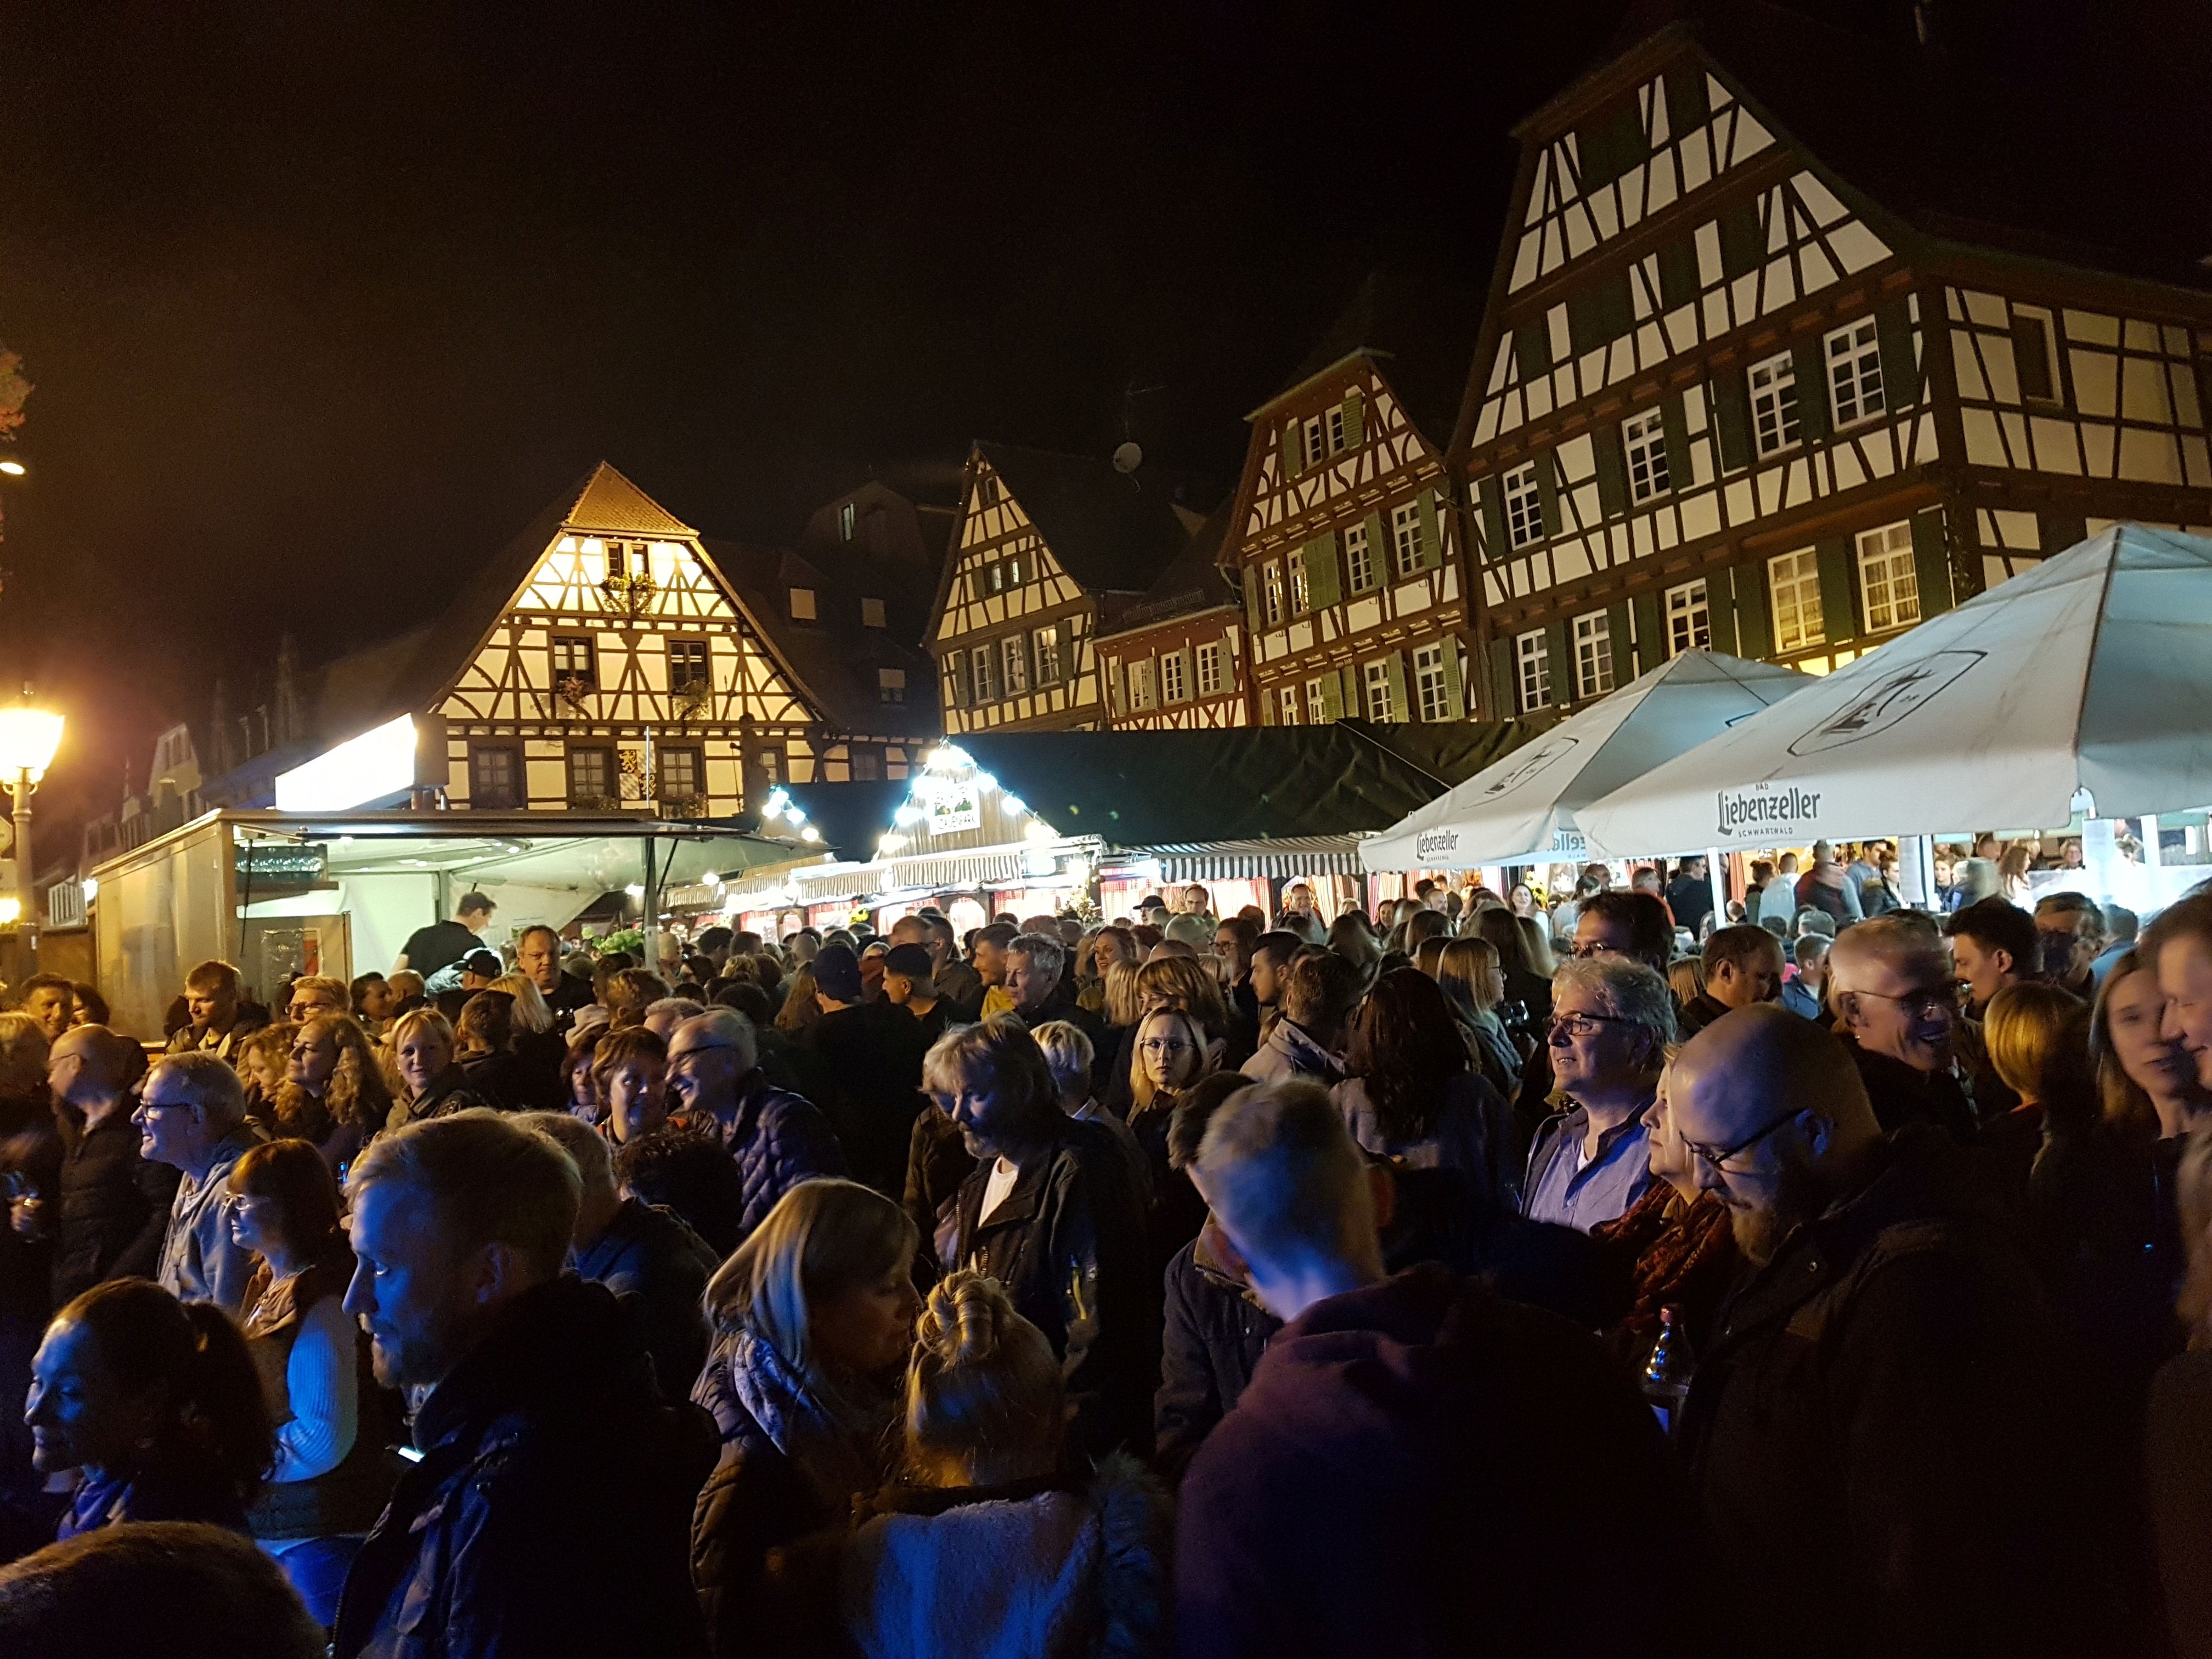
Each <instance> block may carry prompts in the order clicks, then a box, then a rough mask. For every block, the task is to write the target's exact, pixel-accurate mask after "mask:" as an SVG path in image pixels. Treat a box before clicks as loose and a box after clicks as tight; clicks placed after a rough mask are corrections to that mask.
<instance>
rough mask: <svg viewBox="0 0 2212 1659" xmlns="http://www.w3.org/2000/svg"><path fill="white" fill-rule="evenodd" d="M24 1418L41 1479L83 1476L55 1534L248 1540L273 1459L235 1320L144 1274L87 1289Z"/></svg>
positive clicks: (48, 1351)
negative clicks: (239, 1535)
mask: <svg viewBox="0 0 2212 1659" xmlns="http://www.w3.org/2000/svg"><path fill="white" fill-rule="evenodd" d="M24 1417H25V1419H26V1420H27V1422H28V1423H29V1424H30V1425H31V1436H32V1443H33V1462H35V1463H36V1465H37V1467H38V1468H39V1469H40V1471H41V1472H42V1473H45V1474H58V1473H59V1472H61V1471H62V1470H64V1469H79V1470H82V1480H81V1481H80V1483H79V1485H78V1486H77V1489H76V1497H75V1498H74V1499H73V1500H72V1501H71V1503H70V1508H69V1511H68V1513H67V1514H65V1515H64V1516H63V1517H62V1522H61V1527H60V1529H59V1536H61V1537H63V1538H74V1537H75V1536H76V1534H79V1533H82V1532H90V1531H91V1530H93V1528H96V1527H105V1526H112V1525H114V1524H116V1523H118V1522H125V1521H206V1522H213V1523H215V1524H216V1525H217V1526H224V1527H229V1528H234V1530H236V1531H239V1532H244V1531H245V1530H246V1505H247V1504H248V1503H249V1502H251V1501H252V1498H253V1495H254V1493H255V1492H257V1491H258V1489H259V1487H260V1485H261V1482H262V1480H263V1478H264V1476H265V1475H266V1474H268V1472H269V1466H270V1460H271V1457H272V1455H273V1454H274V1451H275V1436H274V1433H273V1431H271V1430H270V1425H269V1408H268V1407H267V1406H266V1405H264V1403H263V1401H262V1397H261V1383H260V1379H259V1377H258V1376H257V1375H256V1374H255V1372H254V1369H253V1360H252V1357H251V1356H250V1355H249V1354H248V1353H247V1352H246V1340H245V1338H243V1337H242V1336H240V1334H239V1333H238V1328H237V1327H236V1326H235V1325H234V1324H232V1323H231V1322H230V1316H229V1315H228V1314H226V1313H225V1312H223V1310H222V1309H221V1308H219V1307H217V1306H216V1304H213V1303H211V1302H179V1301H178V1300H177V1298H176V1297H173V1296H172V1295H170V1294H169V1293H168V1291H165V1290H163V1289H162V1288H161V1286H160V1285H156V1284H155V1283H154V1282H153V1281H152V1280H150V1279H109V1280H108V1281H106V1283H105V1284H100V1285H94V1286H93V1287H92V1289H90V1290H88V1291H86V1292H85V1293H84V1294H83V1295H82V1296H80V1297H77V1298H76V1300H75V1301H74V1302H71V1303H70V1304H69V1305H68V1306H67V1307H65V1308H64V1309H63V1310H61V1311H60V1312H59V1313H58V1314H56V1315H55V1316H54V1317H53V1320H52V1322H51V1323H50V1324H48V1325H47V1327H46V1340H44V1341H42V1342H41V1343H40V1345H39V1352H38V1356H37V1358H35V1359H33V1361H32V1364H31V1394H30V1401H29V1406H28V1409H27V1411H26V1412H25V1413H24Z"/></svg>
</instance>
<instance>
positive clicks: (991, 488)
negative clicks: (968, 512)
mask: <svg viewBox="0 0 2212 1659" xmlns="http://www.w3.org/2000/svg"><path fill="white" fill-rule="evenodd" d="M975 504H976V505H977V506H978V507H996V506H997V505H998V504H999V480H998V478H997V477H996V476H995V475H993V476H988V477H982V478H979V479H977V480H976V483H975Z"/></svg>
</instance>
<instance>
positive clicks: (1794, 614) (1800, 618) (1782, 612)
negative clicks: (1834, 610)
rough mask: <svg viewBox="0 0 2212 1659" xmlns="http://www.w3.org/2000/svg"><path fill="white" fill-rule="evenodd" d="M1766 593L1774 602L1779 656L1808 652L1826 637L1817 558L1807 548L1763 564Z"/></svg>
mask: <svg viewBox="0 0 2212 1659" xmlns="http://www.w3.org/2000/svg"><path fill="white" fill-rule="evenodd" d="M1766 586H1767V591H1768V592H1769V593H1771V595H1772V596H1773V599H1774V649H1775V651H1776V653H1778V654H1780V655H1787V654H1788V653H1790V652H1792V651H1809V650H1811V649H1812V648H1813V647H1814V646H1816V645H1818V644H1820V642H1821V641H1824V640H1825V639H1826V638H1827V637H1828V632H1827V618H1826V617H1825V616H1823V615H1822V613H1821V611H1820V556H1819V555H1818V554H1817V553H1815V552H1814V550H1812V549H1811V548H1809V547H1805V548H1800V549H1799V550H1797V551H1796V552H1795V553H1784V554H1781V555H1779V556H1777V557H1774V558H1771V559H1769V560H1768V561H1767V562H1766Z"/></svg>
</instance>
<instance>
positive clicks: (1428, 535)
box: [1416, 489, 1444, 570]
mask: <svg viewBox="0 0 2212 1659" xmlns="http://www.w3.org/2000/svg"><path fill="white" fill-rule="evenodd" d="M1416 501H1417V504H1418V505H1419V508H1420V513H1421V565H1420V568H1422V569H1424V570H1434V569H1435V568H1437V565H1438V564H1440V563H1442V562H1443V556H1444V539H1443V537H1442V536H1441V535H1439V534H1438V533H1437V528H1438V526H1437V492H1436V491H1435V490H1433V489H1424V490H1423V491H1422V492H1421V493H1420V495H1419V497H1417V498H1416Z"/></svg>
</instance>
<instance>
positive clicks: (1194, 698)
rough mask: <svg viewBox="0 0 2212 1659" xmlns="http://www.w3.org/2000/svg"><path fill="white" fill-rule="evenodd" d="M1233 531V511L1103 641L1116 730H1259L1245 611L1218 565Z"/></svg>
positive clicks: (1203, 533) (1202, 534)
mask: <svg viewBox="0 0 2212 1659" xmlns="http://www.w3.org/2000/svg"><path fill="white" fill-rule="evenodd" d="M1228 525H1229V514H1228V513H1227V512H1226V511H1224V512H1221V513H1216V514H1215V515H1214V516H1213V517H1212V518H1211V519H1209V520H1206V524H1205V525H1204V526H1201V527H1200V531H1199V532H1198V534H1197V535H1196V536H1194V537H1193V538H1191V544H1190V546H1189V547H1188V549H1186V550H1185V551H1184V552H1183V553H1182V556H1179V557H1178V558H1177V559H1176V561H1175V562H1173V563H1172V564H1170V566H1169V567H1168V568H1167V569H1166V570H1164V572H1162V573H1161V575H1160V579H1159V580H1158V581H1156V582H1154V583H1153V584H1152V589H1151V591H1150V592H1147V593H1146V595H1145V597H1144V598H1143V599H1141V600H1139V602H1138V603H1137V604H1136V605H1132V606H1131V607H1129V609H1128V610H1127V611H1124V612H1123V613H1122V614H1121V621H1120V626H1119V627H1117V628H1115V629H1113V630H1112V631H1111V632H1109V633H1104V634H1101V635H1099V637H1098V662H1099V672H1100V674H1101V675H1102V676H1103V678H1104V681H1105V685H1106V709H1107V718H1108V720H1109V723H1110V724H1111V725H1112V726H1113V727H1114V728H1115V730H1116V731H1139V732H1141V731H1154V732H1185V731H1197V730H1200V729H1203V728H1206V727H1209V726H1249V725H1251V724H1252V706H1251V695H1250V690H1251V688H1250V682H1249V676H1248V674H1247V668H1248V666H1249V664H1248V662H1247V660H1246V657H1245V650H1246V641H1247V637H1248V636H1247V634H1246V631H1245V626H1244V609H1243V605H1242V604H1241V603H1239V601H1238V599H1237V590H1236V589H1235V588H1233V587H1231V586H1230V584H1229V581H1228V579H1227V578H1226V577H1225V576H1224V575H1223V574H1222V572H1221V568H1220V566H1219V564H1218V558H1219V556H1220V553H1221V546H1222V542H1223V539H1224V536H1225V532H1226V531H1227V529H1228Z"/></svg>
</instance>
